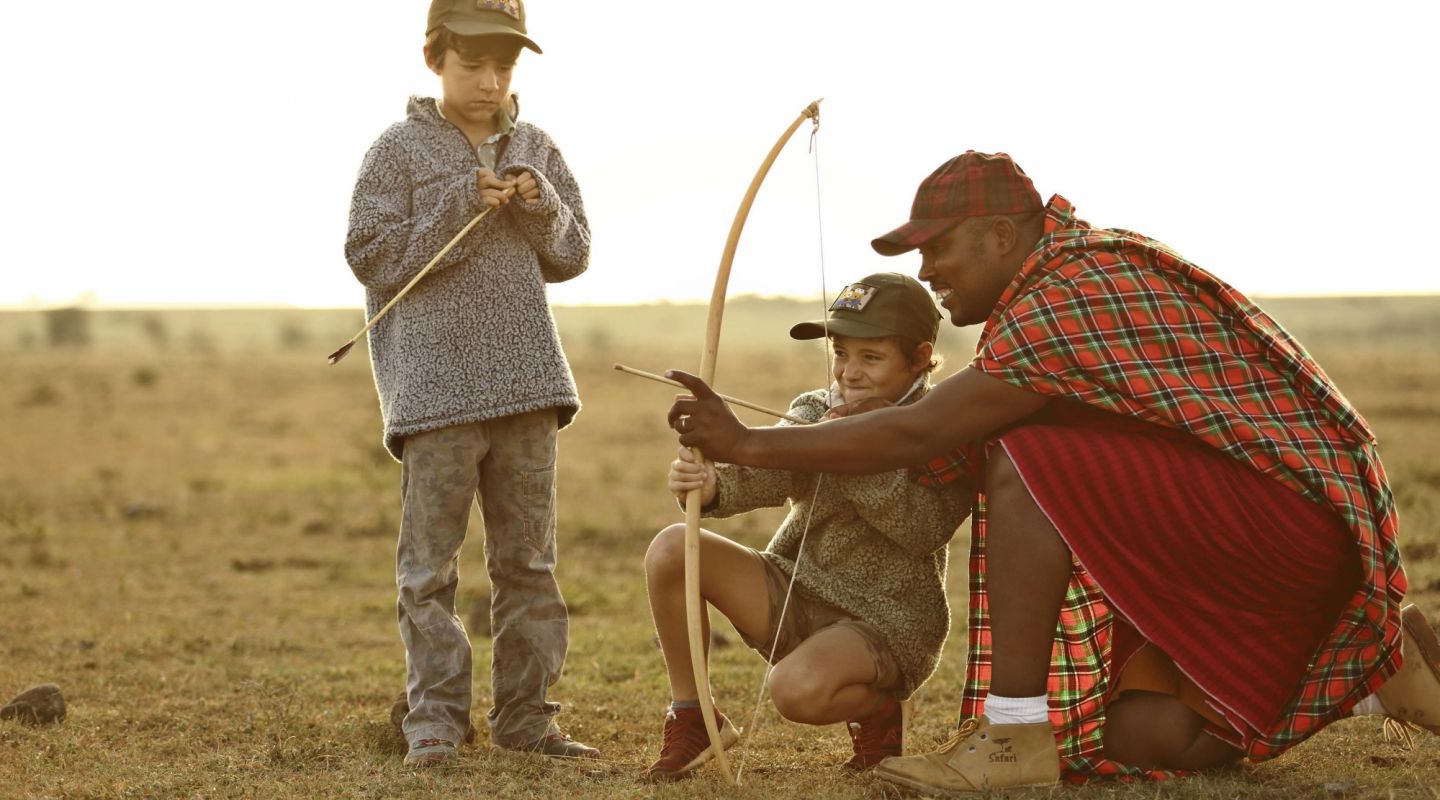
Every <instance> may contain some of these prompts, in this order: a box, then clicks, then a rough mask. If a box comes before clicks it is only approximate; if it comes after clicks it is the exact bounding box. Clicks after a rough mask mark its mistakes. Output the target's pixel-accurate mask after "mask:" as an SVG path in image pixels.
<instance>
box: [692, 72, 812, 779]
mask: <svg viewBox="0 0 1440 800" xmlns="http://www.w3.org/2000/svg"><path fill="white" fill-rule="evenodd" d="M807 119H810V120H814V121H815V125H816V126H819V124H820V100H816V101H815V102H813V103H811V104H810V105H808V106H806V107H805V110H804V111H801V112H800V116H798V117H796V118H795V121H794V122H792V123H790V127H788V128H786V129H785V133H783V134H781V136H780V138H779V140H777V141H776V142H775V146H774V147H772V148H770V153H769V155H767V156H765V161H764V163H762V164H761V165H760V169H759V170H757V171H756V172H755V178H754V179H753V180H751V181H750V188H749V189H746V190H745V199H743V200H741V201H740V210H739V211H737V212H735V221H734V222H732V223H731V224H730V236H729V238H728V239H726V240H725V252H724V253H723V254H722V255H721V256H720V268H719V270H718V271H717V272H716V274H715V289H714V291H713V292H712V293H711V295H710V313H709V316H708V317H707V319H706V322H705V350H704V352H703V353H701V355H700V380H702V381H705V383H707V384H710V383H713V382H714V380H715V357H716V355H717V354H718V353H719V352H720V323H721V320H722V319H723V317H724V315H725V292H726V289H727V287H728V286H729V285H730V265H731V263H733V262H734V260H735V248H736V246H737V245H739V243H740V231H741V230H742V229H743V228H744V227H745V218H746V217H748V216H749V215H750V206H751V205H753V204H754V202H755V195H756V194H757V193H759V191H760V184H761V183H762V182H764V180H765V176H766V175H767V174H768V173H769V172H770V165H771V164H774V163H775V158H776V157H777V156H779V155H780V151H781V150H782V149H784V147H785V143H786V142H788V141H789V140H790V137H791V136H792V135H794V133H795V131H796V130H797V129H798V128H799V127H800V125H801V124H802V123H804V122H805V120H807ZM694 452H695V455H696V456H697V457H698V458H699V459H700V460H701V462H702V463H703V462H704V460H705V456H704V454H703V453H701V452H700V451H699V450H698V449H696V450H695V451H694ZM700 505H701V500H700V490H699V489H691V490H690V491H689V492H688V493H687V494H686V495H685V622H686V625H687V627H688V629H689V634H690V664H691V666H692V668H693V669H694V671H695V689H696V691H697V694H698V695H699V700H700V716H701V717H702V718H703V719H704V720H705V732H706V733H707V734H709V736H710V747H711V749H712V750H714V751H715V763H716V764H718V765H719V766H720V771H721V772H722V773H724V775H725V779H726V781H727V782H729V783H732V784H733V783H735V777H734V775H733V774H732V773H731V771H730V761H729V760H728V759H727V758H726V757H725V747H724V745H723V743H722V742H721V741H720V729H719V726H717V725H716V724H715V705H714V703H713V701H712V699H711V697H710V669H709V667H708V666H707V664H706V661H705V642H704V633H703V624H702V620H703V617H704V614H705V607H704V605H703V602H702V600H701V598H700Z"/></svg>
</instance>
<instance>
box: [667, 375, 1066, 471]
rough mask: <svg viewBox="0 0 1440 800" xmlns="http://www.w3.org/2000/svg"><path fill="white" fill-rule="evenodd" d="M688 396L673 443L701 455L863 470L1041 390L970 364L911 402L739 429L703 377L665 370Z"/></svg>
mask: <svg viewBox="0 0 1440 800" xmlns="http://www.w3.org/2000/svg"><path fill="white" fill-rule="evenodd" d="M665 374H666V376H667V377H669V378H672V379H674V380H677V381H679V382H680V383H683V384H684V385H685V387H686V388H687V389H689V390H690V391H691V393H692V394H693V397H679V398H677V399H676V400H675V404H674V405H672V406H671V407H670V414H669V417H668V419H669V421H670V427H672V428H674V429H675V430H676V431H678V432H679V433H680V443H681V444H683V445H687V446H691V447H698V448H700V451H701V452H703V453H704V454H705V456H706V457H707V458H710V459H712V460H715V461H720V462H724V463H729V464H744V465H747V466H752V467H769V468H772V469H789V470H800V471H805V472H839V473H848V474H866V473H871V472H883V471H886V470H892V469H900V468H902V467H910V466H914V465H916V464H922V463H924V462H925V461H928V460H929V459H931V458H934V457H936V456H940V455H944V454H945V453H948V452H950V451H952V450H954V449H955V448H956V447H959V446H960V445H962V444H965V443H967V442H975V441H980V440H982V439H984V438H986V437H987V436H988V435H989V434H991V433H993V432H994V431H997V430H1000V429H1001V428H1003V427H1005V426H1006V425H1009V424H1011V423H1013V422H1015V421H1017V420H1020V419H1022V418H1024V417H1027V416H1029V415H1030V414H1033V413H1034V412H1036V411H1038V410H1039V409H1040V407H1041V406H1043V405H1045V401H1046V398H1045V397H1044V396H1042V395H1039V394H1035V393H1033V392H1029V391H1026V390H1024V389H1019V388H1016V387H1014V386H1011V385H1010V384H1008V383H1005V382H1004V381H1001V380H999V379H998V378H992V377H990V376H989V375H986V374H984V373H983V372H979V371H977V370H973V369H969V368H966V369H963V370H961V371H960V372H958V373H956V374H955V375H952V376H951V377H949V378H947V379H945V380H943V381H941V382H940V383H938V384H936V385H935V388H934V389H932V390H930V392H929V393H928V394H926V395H925V397H923V398H921V399H920V400H919V401H918V402H916V403H914V404H912V405H908V406H899V407H895V408H882V409H878V410H875V411H870V412H867V413H865V414H860V415H857V416H853V417H845V418H842V419H837V420H831V421H829V422H823V423H821V424H818V425H809V426H804V427H801V426H786V427H782V428H747V427H745V426H744V425H743V424H741V422H740V420H738V419H736V418H735V415H734V414H732V413H731V412H730V409H729V408H728V407H727V406H726V405H725V402H724V401H722V400H721V399H720V398H719V397H718V396H716V394H715V393H714V392H713V391H711V389H710V387H709V386H706V385H705V383H704V382H703V381H701V380H700V379H699V378H696V377H695V376H693V375H689V374H687V373H684V372H679V371H676V370H671V371H669V372H667V373H665Z"/></svg>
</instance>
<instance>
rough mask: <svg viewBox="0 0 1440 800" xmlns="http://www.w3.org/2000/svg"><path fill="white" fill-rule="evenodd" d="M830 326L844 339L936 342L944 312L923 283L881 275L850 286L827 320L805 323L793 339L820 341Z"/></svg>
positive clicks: (792, 333) (795, 329)
mask: <svg viewBox="0 0 1440 800" xmlns="http://www.w3.org/2000/svg"><path fill="white" fill-rule="evenodd" d="M827 327H828V329H829V330H828V332H829V333H832V334H835V333H838V334H840V335H841V336H856V337H859V338H862V339H879V338H881V337H884V336H903V337H905V338H906V339H911V340H913V341H916V342H932V343H933V342H934V341H935V337H936V335H937V334H939V332H940V311H939V310H938V309H936V308H935V300H934V299H933V298H932V297H931V296H930V292H929V291H927V290H926V289H925V287H924V286H923V285H921V283H920V281H917V280H915V279H914V278H912V277H910V276H909V275H901V274H900V273H898V272H877V273H875V274H874V275H867V276H865V277H864V278H861V279H860V280H859V281H858V282H856V283H852V284H850V285H849V286H846V287H845V288H844V290H842V291H841V292H840V296H839V297H837V298H835V302H834V303H832V304H831V305H830V314H829V318H828V319H827V320H822V321H819V322H801V323H799V324H797V325H795V326H794V327H792V328H791V329H790V337H791V338H793V339H819V338H822V337H823V336H825V334H826V332H827V330H826V329H827Z"/></svg>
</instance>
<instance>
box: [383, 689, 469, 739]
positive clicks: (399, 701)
mask: <svg viewBox="0 0 1440 800" xmlns="http://www.w3.org/2000/svg"><path fill="white" fill-rule="evenodd" d="M409 713H410V701H409V700H408V699H406V697H405V693H404V692H401V693H400V696H399V697H397V698H395V702H394V703H392V704H391V705H390V726H391V727H393V728H394V729H395V732H396V733H398V734H400V736H401V737H402V738H403V737H404V736H405V715H406V714H409ZM463 741H464V742H465V744H475V723H474V722H472V721H471V720H469V719H466V720H465V736H464V738H463Z"/></svg>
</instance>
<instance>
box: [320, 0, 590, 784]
mask: <svg viewBox="0 0 1440 800" xmlns="http://www.w3.org/2000/svg"><path fill="white" fill-rule="evenodd" d="M426 30H427V32H426V39H425V62H426V64H427V65H428V66H429V67H430V69H431V71H433V72H434V73H435V74H436V75H438V76H439V77H440V83H441V87H442V90H443V96H442V97H441V99H439V100H435V99H432V98H423V97H412V98H411V99H410V103H409V108H408V109H407V113H406V118H405V120H404V121H402V122H399V123H397V124H395V125H393V126H391V127H390V128H389V129H388V130H387V131H385V133H383V134H381V136H380V138H379V139H378V140H377V141H376V142H375V144H374V145H373V146H372V147H371V148H370V151H369V153H367V154H366V156H365V161H364V163H363V164H362V165H361V168H360V175H359V178H358V179H357V181H356V184H355V195H354V198H353V201H352V204H351V208H350V230H349V235H348V237H347V239H346V242H345V255H346V258H347V260H348V261H349V263H350V267H351V269H352V270H353V271H354V273H355V276H356V278H358V279H359V280H360V282H361V283H362V284H364V285H365V288H366V306H367V309H368V313H369V314H372V315H373V314H375V313H376V312H377V311H378V310H379V309H380V308H381V307H382V306H384V304H385V303H386V302H387V301H389V300H390V298H392V297H393V296H394V295H395V293H396V292H397V291H399V289H400V288H401V287H403V286H404V285H405V284H406V282H408V281H409V280H410V279H411V278H412V277H414V276H415V274H416V273H418V272H419V270H420V269H421V267H422V266H423V265H424V264H425V263H426V262H427V261H428V260H429V259H430V258H431V257H432V256H433V255H434V254H435V253H437V252H439V251H440V249H441V248H442V247H444V245H445V244H446V242H448V241H449V240H450V238H451V237H452V236H454V235H455V234H456V233H457V232H458V231H459V230H460V229H461V228H463V227H464V226H465V224H466V223H467V222H468V221H469V220H471V219H473V218H474V217H475V216H476V215H477V214H479V213H480V212H481V211H483V210H485V209H487V208H489V209H492V213H490V214H489V215H487V216H486V217H485V219H484V220H482V221H481V222H480V223H479V224H478V225H477V226H476V227H475V228H474V229H473V230H472V231H471V232H470V233H469V235H468V236H467V237H466V238H465V239H464V240H463V241H461V242H460V243H459V244H458V245H457V246H456V247H455V248H454V249H453V250H452V251H451V252H450V253H449V255H447V256H446V257H445V259H443V260H442V261H441V262H440V263H438V264H437V265H436V266H435V267H434V269H433V270H432V271H431V274H430V275H428V276H427V277H426V278H425V279H424V280H423V281H421V282H420V283H419V284H417V285H416V286H415V288H414V289H413V290H412V291H411V292H410V293H409V294H408V295H407V296H406V297H405V298H404V300H402V301H401V302H400V303H398V304H397V305H396V306H395V308H394V310H393V311H392V312H391V313H390V314H389V315H388V316H387V317H385V318H384V319H383V320H381V322H380V323H379V324H377V325H376V326H375V327H374V328H372V329H371V331H370V340H369V342H370V357H371V365H372V367H373V368H374V372H375V386H376V388H377V390H378V391H379V395H380V410H381V414H382V415H383V416H384V421H385V446H386V448H387V449H388V450H389V451H390V453H391V454H392V455H394V456H395V458H396V459H398V460H399V461H400V462H401V464H402V471H401V492H402V495H403V508H404V511H403V515H402V520H401V524H400V541H399V544H398V547H397V549H396V569H395V577H396V584H397V587H398V589H399V600H398V604H397V605H398V611H399V620H400V636H401V639H402V640H403V641H404V643H405V661H406V670H407V684H406V693H407V699H408V705H409V713H408V714H407V715H406V716H405V719H404V723H403V726H402V727H403V729H404V733H405V738H406V740H407V742H408V744H409V752H408V753H407V755H406V756H405V763H406V764H413V765H429V764H437V763H442V762H447V761H452V760H454V759H455V758H456V747H457V743H458V742H459V741H460V740H461V739H462V738H463V737H464V736H465V734H466V732H467V729H468V727H469V718H470V702H471V663H470V659H471V653H470V640H469V639H468V638H467V636H466V634H465V627H464V625H463V624H462V623H461V622H460V619H459V617H458V616H456V614H455V590H456V587H457V585H458V583H459V556H460V547H461V544H462V543H463V542H464V539H465V527H466V522H467V519H468V517H469V511H470V502H471V497H472V496H478V497H479V499H480V502H481V505H482V507H483V513H484V518H485V561H486V568H487V570H488V572H489V575H490V595H491V619H492V629H493V631H494V642H493V644H494V650H493V658H492V665H491V681H492V685H493V693H494V706H493V707H492V708H491V709H490V712H489V714H488V717H487V719H488V721H489V724H490V738H491V741H492V742H493V743H494V744H495V745H497V746H499V747H504V748H507V749H513V750H526V751H535V752H540V753H544V754H545V755H551V756H568V757H594V756H597V755H598V751H596V750H595V749H594V748H591V747H587V746H585V745H583V744H580V743H578V742H576V741H574V740H572V739H570V738H569V737H568V736H566V735H565V734H564V733H562V732H561V731H560V729H559V727H557V726H556V724H555V721H554V716H555V714H556V713H557V712H558V710H559V705H558V704H556V703H551V702H548V701H547V700H546V697H545V693H546V689H547V688H548V687H549V686H550V685H551V684H553V683H555V681H556V680H558V679H559V677H560V671H561V667H562V666H563V664H564V662H565V651H566V646H567V643H568V639H569V620H568V616H567V612H566V608H565V602H564V600H563V599H562V597H561V595H560V589H559V586H558V585H557V583H556V581H555V575H554V570H555V556H556V549H555V461H556V456H555V454H556V449H555V438H556V432H557V430H558V429H559V428H561V427H564V426H565V425H567V424H569V422H570V421H571V419H572V418H573V417H574V416H575V413H576V411H578V410H579V408H580V400H579V397H578V395H577V393H576V390H575V383H574V379H573V378H572V377H571V375H570V368H569V365H568V364H567V363H566V361H565V355H564V353H563V351H562V350H561V348H560V340H559V336H558V335H557V333H556V330H555V322H554V318H553V317H552V316H551V314H550V308H549V305H548V303H547V301H546V297H545V284H546V283H553V282H558V281H564V280H569V279H570V278H573V277H575V276H576V275H579V274H580V273H581V272H583V271H585V267H586V266H587V264H588V262H589V256H590V231H589V227H588V224H587V222H586V220H585V212H584V209H583V207H582V205H581V201H580V190H579V187H578V186H577V185H576V182H575V178H574V177H573V176H572V175H571V174H570V170H569V169H568V168H567V167H566V165H565V160H564V159H563V158H562V157H561V155H560V150H559V149H558V148H557V147H556V146H555V143H554V142H553V141H552V140H551V139H550V137H549V136H548V135H547V134H546V133H545V132H544V131H542V130H541V129H540V128H538V127H536V126H534V125H532V124H530V123H528V122H520V121H517V115H518V112H519V105H518V103H517V102H516V98H515V96H514V95H512V94H511V93H510V81H511V76H512V74H513V72H514V69H515V62H516V60H517V59H518V57H519V55H520V50H521V48H522V47H525V48H529V49H531V50H534V51H535V52H536V53H539V52H540V48H539V47H538V46H537V45H536V44H535V42H533V41H532V40H531V39H530V38H529V37H528V36H527V34H526V28H525V7H524V4H523V2H521V0H434V2H432V3H431V5H430V16H429V24H428V27H427V29H426Z"/></svg>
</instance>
